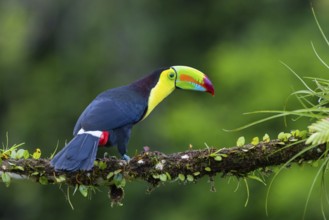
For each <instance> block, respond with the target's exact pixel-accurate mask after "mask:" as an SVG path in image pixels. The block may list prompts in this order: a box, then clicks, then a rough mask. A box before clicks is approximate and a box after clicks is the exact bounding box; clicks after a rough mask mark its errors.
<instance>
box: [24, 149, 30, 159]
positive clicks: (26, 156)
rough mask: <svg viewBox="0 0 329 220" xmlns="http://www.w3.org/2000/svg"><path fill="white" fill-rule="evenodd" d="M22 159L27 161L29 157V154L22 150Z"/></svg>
mask: <svg viewBox="0 0 329 220" xmlns="http://www.w3.org/2000/svg"><path fill="white" fill-rule="evenodd" d="M23 157H24V159H28V158H29V157H30V153H29V151H28V150H24V152H23Z"/></svg>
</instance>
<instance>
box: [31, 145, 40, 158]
mask: <svg viewBox="0 0 329 220" xmlns="http://www.w3.org/2000/svg"><path fill="white" fill-rule="evenodd" d="M40 157H41V150H40V149H39V148H37V149H36V150H35V151H34V153H33V154H32V158H33V159H35V160H38V159H39V158H40Z"/></svg>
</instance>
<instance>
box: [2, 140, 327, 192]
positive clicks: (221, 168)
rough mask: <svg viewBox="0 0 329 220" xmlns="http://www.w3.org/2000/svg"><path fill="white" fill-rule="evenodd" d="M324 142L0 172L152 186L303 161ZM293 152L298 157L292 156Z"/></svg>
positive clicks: (28, 163) (16, 163)
mask: <svg viewBox="0 0 329 220" xmlns="http://www.w3.org/2000/svg"><path fill="white" fill-rule="evenodd" d="M324 152H326V146H325V145H319V146H317V147H310V145H307V144H305V141H303V140H302V141H298V140H293V141H291V140H287V141H282V140H279V139H276V140H269V141H265V142H259V143H258V144H256V145H253V144H246V145H243V146H240V147H237V146H236V147H230V148H222V149H216V148H207V149H200V150H188V151H185V152H179V153H174V154H164V153H161V152H151V151H149V152H142V153H140V154H138V155H135V156H134V157H133V158H132V159H131V161H130V162H129V163H126V162H125V161H122V160H119V159H116V158H101V159H97V161H96V162H95V167H94V168H93V170H91V171H79V172H64V171H60V172H56V171H55V170H54V169H53V168H52V167H51V166H50V165H49V160H48V159H41V158H40V159H31V158H28V159H18V160H17V159H2V163H1V166H0V173H2V174H3V173H6V174H8V175H9V177H11V178H16V179H17V178H28V179H32V180H37V181H38V182H40V183H44V184H46V183H60V184H67V185H73V186H76V185H85V186H100V185H111V184H113V183H115V181H116V180H115V178H116V177H117V176H118V174H120V178H121V180H122V179H125V180H130V181H131V180H134V179H140V180H144V181H146V182H148V183H150V184H152V185H157V184H158V183H160V182H165V181H170V180H175V179H178V180H180V181H194V180H196V179H199V178H202V177H204V176H214V175H216V174H222V175H223V176H226V175H233V176H237V177H243V176H246V175H248V173H250V172H252V171H255V170H257V169H265V168H269V167H272V166H276V165H280V164H284V163H287V162H289V161H290V160H291V159H292V158H293V157H295V158H294V159H293V160H292V161H291V162H297V163H303V162H304V161H310V160H317V159H319V158H321V157H323V156H324ZM296 155H297V156H296Z"/></svg>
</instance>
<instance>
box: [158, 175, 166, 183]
mask: <svg viewBox="0 0 329 220" xmlns="http://www.w3.org/2000/svg"><path fill="white" fill-rule="evenodd" d="M159 177H160V180H161V181H162V182H166V181H167V175H166V174H164V173H162V174H160V176H159Z"/></svg>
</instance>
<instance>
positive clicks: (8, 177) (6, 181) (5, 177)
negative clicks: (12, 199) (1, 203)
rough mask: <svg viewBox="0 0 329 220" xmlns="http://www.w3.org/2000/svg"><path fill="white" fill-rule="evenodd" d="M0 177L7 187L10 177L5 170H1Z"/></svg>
mask: <svg viewBox="0 0 329 220" xmlns="http://www.w3.org/2000/svg"><path fill="white" fill-rule="evenodd" d="M1 179H2V182H4V183H5V184H6V186H7V187H9V185H10V181H11V177H10V176H9V174H8V173H6V172H3V173H2V174H1Z"/></svg>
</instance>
